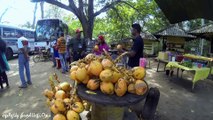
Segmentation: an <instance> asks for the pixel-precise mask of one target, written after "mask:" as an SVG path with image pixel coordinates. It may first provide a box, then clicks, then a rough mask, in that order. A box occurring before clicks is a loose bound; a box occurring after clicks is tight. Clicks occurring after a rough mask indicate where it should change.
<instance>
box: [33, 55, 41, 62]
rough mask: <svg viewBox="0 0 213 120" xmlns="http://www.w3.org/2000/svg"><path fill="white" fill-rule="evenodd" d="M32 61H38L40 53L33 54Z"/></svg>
mask: <svg viewBox="0 0 213 120" xmlns="http://www.w3.org/2000/svg"><path fill="white" fill-rule="evenodd" d="M33 61H34V62H35V63H37V62H39V61H40V55H34V56H33Z"/></svg>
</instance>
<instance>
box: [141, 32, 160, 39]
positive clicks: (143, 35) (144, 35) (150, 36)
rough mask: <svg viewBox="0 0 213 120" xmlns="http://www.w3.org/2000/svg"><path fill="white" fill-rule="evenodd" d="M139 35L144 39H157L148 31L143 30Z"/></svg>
mask: <svg viewBox="0 0 213 120" xmlns="http://www.w3.org/2000/svg"><path fill="white" fill-rule="evenodd" d="M141 36H142V38H143V39H146V40H157V38H156V37H155V36H154V35H153V34H151V33H149V32H143V33H141Z"/></svg>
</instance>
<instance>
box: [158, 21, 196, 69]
mask: <svg viewBox="0 0 213 120" xmlns="http://www.w3.org/2000/svg"><path fill="white" fill-rule="evenodd" d="M154 35H155V36H156V37H157V38H158V39H162V43H163V44H164V45H163V46H166V49H165V51H161V52H159V54H158V57H157V61H158V65H157V72H160V71H159V66H160V64H161V63H163V64H164V70H163V72H164V71H165V68H166V64H167V63H168V62H169V61H178V62H180V61H181V60H182V59H183V56H182V55H183V53H184V52H185V51H184V45H185V42H186V41H188V40H191V39H194V38H195V36H193V35H189V34H187V33H186V32H185V31H184V30H182V29H181V28H179V26H178V25H173V26H170V27H168V28H166V29H163V30H160V31H159V32H157V33H155V34H154Z"/></svg>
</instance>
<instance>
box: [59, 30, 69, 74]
mask: <svg viewBox="0 0 213 120" xmlns="http://www.w3.org/2000/svg"><path fill="white" fill-rule="evenodd" d="M57 48H58V54H59V58H60V62H61V67H62V73H65V72H66V71H68V66H67V62H66V40H65V38H64V33H61V36H60V38H58V40H57Z"/></svg>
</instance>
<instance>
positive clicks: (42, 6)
mask: <svg viewBox="0 0 213 120" xmlns="http://www.w3.org/2000/svg"><path fill="white" fill-rule="evenodd" d="M40 7H41V19H44V1H42V2H40Z"/></svg>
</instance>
